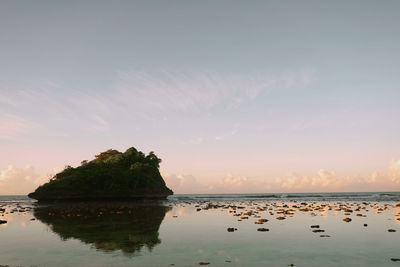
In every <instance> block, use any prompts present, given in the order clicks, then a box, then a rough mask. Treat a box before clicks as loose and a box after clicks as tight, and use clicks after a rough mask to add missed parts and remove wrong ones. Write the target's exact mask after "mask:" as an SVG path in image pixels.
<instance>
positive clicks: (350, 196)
mask: <svg viewBox="0 0 400 267" xmlns="http://www.w3.org/2000/svg"><path fill="white" fill-rule="evenodd" d="M169 199H170V200H181V201H185V200H187V201H190V200H193V201H196V200H197V201H207V200H213V201H216V200H220V201H223V200H257V199H259V200H262V199H271V200H273V199H276V200H277V201H278V200H279V201H281V200H285V199H290V200H296V199H298V200H312V201H314V200H315V201H400V192H371V193H370V192H362V193H352V192H349V193H348V192H346V193H282V194H190V195H189V194H185V195H183V194H182V195H179V194H178V195H173V196H171V197H170V198H169Z"/></svg>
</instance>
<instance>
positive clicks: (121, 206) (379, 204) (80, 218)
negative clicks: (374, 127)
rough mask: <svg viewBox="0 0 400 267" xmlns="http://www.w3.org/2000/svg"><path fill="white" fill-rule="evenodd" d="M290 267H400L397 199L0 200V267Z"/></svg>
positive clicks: (380, 195) (376, 195) (378, 195)
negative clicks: (57, 202) (66, 201)
mask: <svg viewBox="0 0 400 267" xmlns="http://www.w3.org/2000/svg"><path fill="white" fill-rule="evenodd" d="M397 260H398V261H397ZM292 264H293V266H400V192H373V193H304V194H219V195H205V194H198V195H174V196H170V197H169V198H168V199H167V200H163V201H135V202H73V203H59V204H38V203H37V202H36V201H33V200H31V199H29V198H27V197H26V196H0V266H200V265H207V266H292Z"/></svg>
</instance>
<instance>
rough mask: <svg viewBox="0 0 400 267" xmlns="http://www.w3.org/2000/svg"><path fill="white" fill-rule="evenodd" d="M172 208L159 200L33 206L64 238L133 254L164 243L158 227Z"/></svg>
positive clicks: (98, 247) (46, 222)
mask: <svg viewBox="0 0 400 267" xmlns="http://www.w3.org/2000/svg"><path fill="white" fill-rule="evenodd" d="M170 209H171V208H170V207H167V206H164V205H160V204H157V203H146V204H143V203H142V204H138V203H126V202H112V203H110V202H108V203H98V202H97V203H63V204H57V205H49V206H37V207H35V208H34V212H33V214H34V216H35V217H36V218H37V219H38V220H40V221H42V222H43V223H45V224H47V225H48V226H49V227H50V229H51V230H52V231H53V232H54V233H56V234H58V235H59V236H60V237H61V239H63V240H67V239H70V238H74V239H79V240H80V241H82V242H84V243H85V244H91V245H93V246H94V247H95V248H96V249H99V250H101V251H115V250H121V251H122V252H124V254H126V255H128V256H133V255H134V254H135V252H139V251H140V250H141V249H142V248H143V247H147V248H148V249H149V250H151V249H152V248H153V247H154V246H156V245H157V244H159V243H161V240H160V239H159V233H158V230H159V227H160V224H161V222H162V221H163V219H164V217H165V214H166V212H168V211H169V210H170Z"/></svg>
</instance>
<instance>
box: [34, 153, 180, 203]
mask: <svg viewBox="0 0 400 267" xmlns="http://www.w3.org/2000/svg"><path fill="white" fill-rule="evenodd" d="M160 162H161V159H159V158H158V157H157V156H156V155H155V154H154V153H153V152H150V153H149V154H148V155H145V154H144V153H142V152H140V151H137V150H136V149H135V148H133V147H132V148H129V149H128V150H126V151H125V152H124V153H121V152H119V151H117V150H112V149H110V150H107V151H105V152H103V153H100V154H99V155H97V156H96V158H95V159H94V160H92V161H86V160H84V161H82V165H81V166H79V167H76V168H73V167H70V166H67V167H66V168H65V169H64V170H63V171H62V172H60V173H58V174H56V175H55V176H54V177H53V178H52V179H50V181H49V182H48V183H46V184H44V185H41V186H39V187H38V188H37V189H36V190H35V192H33V193H30V194H29V195H28V196H29V197H30V198H33V199H37V200H39V201H57V200H97V199H99V200H101V199H102V200H104V199H131V198H132V199H140V198H166V197H167V196H169V195H172V194H173V192H172V190H171V189H169V188H168V187H167V186H166V185H165V182H164V180H163V178H162V177H161V174H160V172H159V164H160Z"/></svg>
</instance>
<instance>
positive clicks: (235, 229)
mask: <svg viewBox="0 0 400 267" xmlns="http://www.w3.org/2000/svg"><path fill="white" fill-rule="evenodd" d="M226 230H228V232H235V231H237V228H233V227H229V228H228V229H226Z"/></svg>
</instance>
